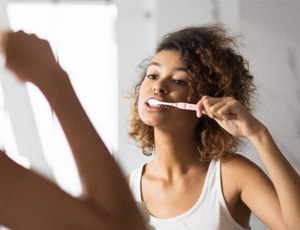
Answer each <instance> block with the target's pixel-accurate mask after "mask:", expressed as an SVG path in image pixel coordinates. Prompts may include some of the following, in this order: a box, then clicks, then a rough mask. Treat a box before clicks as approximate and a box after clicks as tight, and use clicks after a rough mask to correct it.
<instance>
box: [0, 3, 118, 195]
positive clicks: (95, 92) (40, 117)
mask: <svg viewBox="0 0 300 230" xmlns="http://www.w3.org/2000/svg"><path fill="white" fill-rule="evenodd" d="M7 13H8V17H9V22H10V26H11V28H12V29H13V30H20V29H22V30H24V31H26V32H33V33H36V34H37V35H38V36H40V37H42V38H46V39H47V40H49V41H50V44H51V46H52V48H53V50H54V53H55V55H56V57H57V58H58V60H59V62H60V64H61V65H62V66H63V68H64V69H65V70H66V71H67V72H68V73H69V76H70V79H71V82H72V84H73V86H74V88H75V91H76V93H77V95H78V97H79V99H80V101H81V103H82V104H83V107H84V108H85V110H86V111H87V113H88V115H89V117H90V119H91V121H92V123H93V124H94V126H95V128H96V129H97V131H98V132H99V134H100V135H101V137H102V138H103V140H104V142H105V143H106V145H107V146H108V148H109V149H110V150H111V151H112V152H113V151H114V149H116V145H117V139H116V138H117V135H116V133H117V67H116V64H117V63H116V62H117V61H116V60H117V57H116V56H117V48H116V42H115V37H114V23H115V20H116V16H117V9H116V6H115V5H113V4H104V3H101V2H100V3H97V2H89V3H84V1H82V3H79V2H78V3H75V4H74V3H72V4H70V3H36V2H34V3H24V2H15V3H9V4H8V6H7ZM26 87H27V90H28V93H29V96H30V101H31V105H32V109H33V112H34V118H35V121H36V124H37V128H38V134H39V137H40V140H41V145H42V148H43V152H44V154H45V158H46V160H47V162H48V164H49V165H50V167H51V169H52V170H53V174H54V176H55V179H56V181H57V182H58V184H59V185H60V186H61V187H62V188H63V189H65V190H66V191H68V192H70V193H72V194H74V195H77V194H79V193H80V192H81V188H80V184H79V180H78V177H77V176H76V175H77V174H76V172H77V171H76V168H75V164H74V161H73V158H72V156H71V153H70V149H69V147H68V144H67V142H66V139H65V137H64V135H63V133H62V130H61V127H60V125H59V124H58V121H57V119H56V117H55V116H54V115H53V114H52V113H51V110H50V108H49V106H48V103H47V102H46V100H45V98H44V97H43V96H42V95H41V93H40V91H39V90H37V89H36V88H35V86H33V85H30V84H27V85H26ZM1 93H2V92H1V88H0V96H1ZM2 98H3V97H2ZM0 101H1V98H0ZM3 103H5V101H4V102H3ZM104 110H105V112H103V111H104ZM3 114H4V113H2V115H1V112H0V118H1V116H2V118H3V119H6V121H9V117H5V116H6V115H3ZM0 128H1V127H0ZM5 130H8V131H7V132H10V131H9V129H8V128H6V129H5ZM4 136H10V137H13V134H12V133H6V134H5V135H4V134H3V133H1V132H0V138H2V143H1V140H0V145H2V146H4V147H5V148H6V149H12V151H15V152H17V149H16V148H15V147H13V146H15V144H14V143H13V142H14V141H15V140H14V139H13V138H4ZM3 139H4V141H3ZM10 146H11V147H10ZM38 154H41V153H38ZM29 160H30V159H29Z"/></svg>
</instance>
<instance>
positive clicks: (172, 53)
mask: <svg viewBox="0 0 300 230" xmlns="http://www.w3.org/2000/svg"><path fill="white" fill-rule="evenodd" d="M151 65H156V66H166V67H168V66H170V67H171V66H173V67H186V64H185V63H184V61H183V60H182V58H181V54H180V53H179V52H178V51H176V50H162V51H160V52H158V53H157V54H155V55H154V57H153V58H152V60H151V62H150V64H149V66H151Z"/></svg>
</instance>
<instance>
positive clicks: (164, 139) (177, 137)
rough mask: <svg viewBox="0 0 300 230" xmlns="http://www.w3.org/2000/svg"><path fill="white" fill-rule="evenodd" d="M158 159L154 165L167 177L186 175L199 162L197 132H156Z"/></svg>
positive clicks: (156, 130)
mask: <svg viewBox="0 0 300 230" xmlns="http://www.w3.org/2000/svg"><path fill="white" fill-rule="evenodd" d="M154 136H155V152H156V157H155V159H154V160H153V162H152V165H156V166H157V167H158V170H159V171H161V172H162V171H164V173H165V175H166V176H171V174H177V175H183V174H186V173H187V172H188V171H189V169H191V168H192V167H193V166H196V165H199V161H198V160H197V153H198V151H197V140H196V136H195V132H187V131H184V130H180V131H174V130H172V131H166V130H159V129H155V130H154Z"/></svg>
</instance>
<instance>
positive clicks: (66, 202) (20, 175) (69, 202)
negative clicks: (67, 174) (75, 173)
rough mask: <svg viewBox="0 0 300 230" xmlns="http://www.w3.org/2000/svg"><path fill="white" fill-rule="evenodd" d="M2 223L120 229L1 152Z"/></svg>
mask: <svg viewBox="0 0 300 230" xmlns="http://www.w3.org/2000/svg"><path fill="white" fill-rule="evenodd" d="M0 224H1V225H4V226H6V227H9V228H10V229H24V230H26V229H30V230H38V229H45V230H53V229H64V230H68V229H70V230H73V229H78V230H79V229H82V230H85V229H118V228H117V227H114V225H112V224H111V223H110V222H109V221H107V220H106V219H105V218H103V217H101V216H100V217H99V215H98V214H97V213H95V212H94V210H92V209H91V208H90V207H89V206H88V205H87V204H86V203H85V202H84V201H82V200H80V199H76V198H74V197H71V196H70V195H68V194H67V193H65V192H64V191H63V190H61V189H60V188H59V187H58V186H57V185H55V184H53V183H52V182H50V181H48V180H47V179H45V178H43V177H41V176H40V175H38V174H36V173H34V172H33V171H30V170H28V169H25V168H23V167H22V166H20V165H18V164H16V163H15V162H14V161H12V160H11V159H10V158H9V157H8V156H6V154H5V153H4V152H2V151H0Z"/></svg>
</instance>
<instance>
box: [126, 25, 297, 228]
mask: <svg viewBox="0 0 300 230" xmlns="http://www.w3.org/2000/svg"><path fill="white" fill-rule="evenodd" d="M141 77H142V78H141V80H140V82H139V83H138V84H137V85H136V87H135V91H134V92H133V106H132V121H131V132H130V136H131V137H133V138H134V139H135V140H136V141H137V143H138V144H139V145H140V147H141V148H142V149H143V152H144V153H145V154H146V155H149V154H151V153H152V152H155V153H154V154H155V157H154V159H153V160H152V161H151V162H149V163H147V164H145V165H143V166H141V167H139V168H138V169H136V170H134V171H133V172H132V173H131V175H130V177H129V178H128V180H129V185H130V187H131V190H132V192H133V195H134V197H135V199H136V201H137V202H139V203H140V204H142V209H144V213H146V215H148V222H149V224H150V225H151V226H152V227H153V228H154V229H209V230H215V229H230V230H233V229H249V228H250V226H249V219H250V214H251V212H253V213H254V214H255V215H256V216H257V217H258V218H259V219H260V220H261V221H262V222H263V223H264V224H265V225H266V226H267V227H268V228H270V229H280V230H281V229H298V228H299V226H300V183H299V176H298V174H297V172H296V171H295V170H294V169H293V167H292V166H291V165H290V164H289V163H288V161H287V160H286V159H285V157H284V155H283V154H282V153H281V152H280V150H279V149H278V148H277V146H276V144H275V143H274V141H273V139H272V136H271V134H270V133H269V131H268V129H267V128H266V127H265V126H264V125H263V124H262V123H261V122H260V121H258V120H257V119H256V118H255V117H254V116H253V115H252V114H251V113H250V99H251V95H252V93H253V92H254V90H255V87H254V85H253V82H252V80H253V77H252V75H251V74H250V73H249V71H248V69H247V63H246V61H245V60H244V59H243V57H242V56H241V55H240V54H238V53H237V51H236V45H235V39H234V38H233V37H231V36H229V35H228V34H227V33H226V30H225V29H224V28H223V27H221V26H216V25H215V26H214V25H213V26H203V27H191V28H185V29H182V30H179V31H176V32H174V33H170V34H167V35H166V36H165V37H163V39H162V41H161V42H160V44H159V45H158V46H157V49H156V52H155V55H154V56H153V58H152V59H151V60H150V61H149V62H148V63H147V65H146V66H145V68H144V71H142V74H141ZM150 99H156V100H158V101H164V102H189V103H194V104H197V106H196V107H197V109H196V112H194V111H187V110H180V109H177V108H174V107H168V106H152V105H151V104H149V102H148V101H149V100H150ZM239 138H247V139H248V140H249V141H250V142H251V143H252V144H253V145H254V147H255V148H256V150H257V153H258V154H259V156H260V158H261V160H262V162H263V163H264V165H265V167H266V169H267V171H268V173H269V175H270V179H269V178H268V177H267V176H266V175H265V173H264V172H263V171H262V170H261V169H260V168H258V167H257V166H256V165H255V164H254V163H252V162H251V161H250V160H248V159H246V158H245V157H243V156H241V155H238V154H236V152H237V147H238V143H239Z"/></svg>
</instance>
